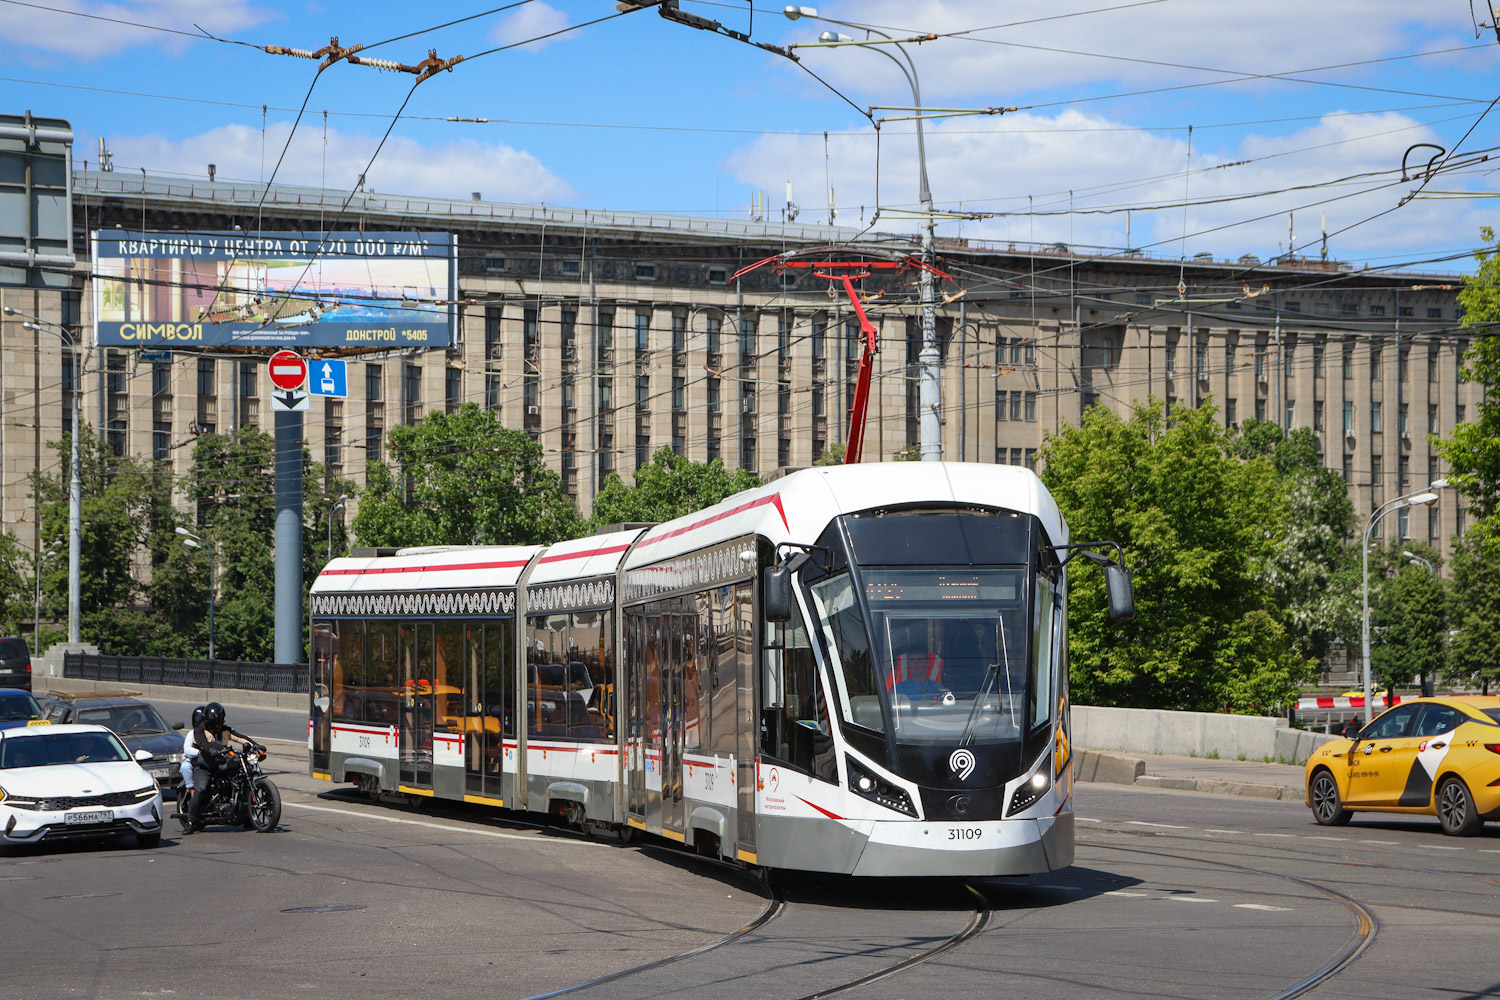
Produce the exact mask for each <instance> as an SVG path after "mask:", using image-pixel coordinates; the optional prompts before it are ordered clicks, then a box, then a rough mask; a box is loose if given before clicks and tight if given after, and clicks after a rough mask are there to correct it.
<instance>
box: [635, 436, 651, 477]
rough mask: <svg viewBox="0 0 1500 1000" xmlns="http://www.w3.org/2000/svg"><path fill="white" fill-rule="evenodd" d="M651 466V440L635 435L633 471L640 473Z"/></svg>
mask: <svg viewBox="0 0 1500 1000" xmlns="http://www.w3.org/2000/svg"><path fill="white" fill-rule="evenodd" d="M650 464H651V439H650V438H648V437H645V436H643V435H640V434H637V435H636V437H635V471H637V472H640V471H641V470H642V469H644V468H645V467H646V466H648V465H650Z"/></svg>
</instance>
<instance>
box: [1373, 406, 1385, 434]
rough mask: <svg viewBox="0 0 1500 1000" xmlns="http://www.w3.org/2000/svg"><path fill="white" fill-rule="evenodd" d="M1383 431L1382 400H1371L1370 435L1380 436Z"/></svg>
mask: <svg viewBox="0 0 1500 1000" xmlns="http://www.w3.org/2000/svg"><path fill="white" fill-rule="evenodd" d="M1382 430H1383V427H1382V425H1381V422H1380V400H1378V399H1372V400H1370V433H1371V434H1379V433H1380V432H1381V431H1382Z"/></svg>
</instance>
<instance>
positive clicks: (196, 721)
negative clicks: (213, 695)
mask: <svg viewBox="0 0 1500 1000" xmlns="http://www.w3.org/2000/svg"><path fill="white" fill-rule="evenodd" d="M202 724H203V706H202V705H199V706H198V707H197V708H195V709H193V725H194V726H201V725H202Z"/></svg>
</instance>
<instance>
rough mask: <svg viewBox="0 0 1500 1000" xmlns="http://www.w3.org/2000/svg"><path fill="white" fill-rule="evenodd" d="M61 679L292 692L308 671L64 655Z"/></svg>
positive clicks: (296, 666) (290, 666) (302, 686)
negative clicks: (74, 678)
mask: <svg viewBox="0 0 1500 1000" xmlns="http://www.w3.org/2000/svg"><path fill="white" fill-rule="evenodd" d="M63 676H64V677H76V678H78V679H80V680H88V681H114V682H118V683H121V684H173V685H177V686H179V687H200V688H239V689H241V690H244V691H285V692H294V691H306V690H307V683H308V667H307V664H306V663H241V662H238V661H234V660H179V659H168V658H166V657H160V656H103V655H92V654H89V653H68V654H67V655H66V656H65V657H64V658H63Z"/></svg>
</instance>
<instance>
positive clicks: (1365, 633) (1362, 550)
mask: <svg viewBox="0 0 1500 1000" xmlns="http://www.w3.org/2000/svg"><path fill="white" fill-rule="evenodd" d="M1447 485H1448V480H1446V479H1436V480H1433V483H1432V486H1431V488H1430V489H1427V490H1421V491H1419V492H1416V493H1408V494H1406V495H1405V496H1399V497H1397V498H1396V499H1394V500H1387V501H1386V502H1385V503H1383V504H1381V505H1380V506H1379V507H1376V508H1375V510H1374V512H1373V513H1371V514H1370V519H1369V520H1368V521H1367V522H1365V531H1364V534H1363V535H1362V536H1361V537H1360V542H1359V563H1360V573H1361V578H1362V579H1361V583H1360V588H1359V615H1360V618H1359V621H1360V624H1359V650H1360V657H1361V659H1362V660H1363V661H1364V682H1365V725H1369V724H1370V719H1371V718H1372V717H1373V713H1372V712H1371V705H1370V698H1371V695H1372V694H1374V692H1373V691H1372V690H1371V688H1370V532H1371V531H1373V530H1374V529H1375V525H1376V524H1378V523H1379V522H1380V519H1381V518H1382V517H1385V516H1386V515H1387V514H1389V513H1390V512H1391V511H1393V510H1401V509H1403V508H1406V507H1425V506H1428V505H1429V504H1434V503H1437V499H1438V495H1437V494H1436V493H1434V492H1432V491H1433V490H1440V489H1442V488H1443V487H1445V486H1447Z"/></svg>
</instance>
